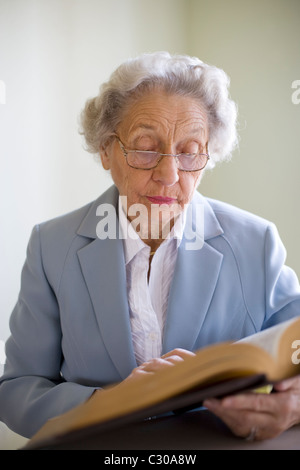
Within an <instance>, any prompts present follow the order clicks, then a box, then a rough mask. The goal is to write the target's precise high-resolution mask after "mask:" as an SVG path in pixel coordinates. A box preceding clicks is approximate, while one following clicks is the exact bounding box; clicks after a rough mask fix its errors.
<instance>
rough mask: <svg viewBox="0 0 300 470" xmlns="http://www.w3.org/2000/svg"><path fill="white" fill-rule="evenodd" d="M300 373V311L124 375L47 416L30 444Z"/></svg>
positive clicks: (46, 443)
mask: <svg viewBox="0 0 300 470" xmlns="http://www.w3.org/2000/svg"><path fill="white" fill-rule="evenodd" d="M297 374H300V317H298V318H295V319H292V320H288V321H286V322H283V323H280V324H279V325H276V326H273V327H271V328H269V329H267V330H263V331H261V332H259V333H256V334H254V335H252V336H249V337H247V338H245V339H243V340H241V341H239V342H236V343H230V342H226V343H220V344H216V345H212V346H208V347H205V348H203V349H200V350H199V351H197V352H196V355H195V356H191V357H188V358H187V359H185V360H184V361H182V362H179V363H176V364H175V365H173V366H172V367H168V368H167V369H163V370H160V371H158V372H156V373H153V374H145V375H141V376H139V377H138V378H137V379H136V380H134V381H131V380H126V381H124V382H121V383H120V384H118V385H115V386H110V387H107V388H105V389H103V390H101V391H100V392H97V393H95V394H94V395H93V396H92V397H91V398H90V399H89V400H88V401H86V402H85V403H83V404H81V405H79V406H77V407H75V408H73V409H72V410H70V411H69V412H67V413H65V414H63V415H60V416H58V417H56V418H53V419H51V420H49V421H48V422H47V423H46V424H45V425H44V426H43V427H42V428H41V429H40V431H38V433H37V434H36V435H35V436H33V438H32V439H31V440H30V441H29V443H28V444H27V446H26V447H25V449H26V448H28V449H38V448H47V446H48V447H49V446H50V447H51V445H52V446H55V442H57V443H58V442H59V443H61V442H66V443H67V442H71V441H72V439H73V440H74V439H76V438H78V437H79V436H80V435H81V436H82V435H84V434H88V433H101V432H103V431H104V432H105V431H106V430H109V429H113V428H114V427H118V426H124V425H127V424H128V423H132V422H135V421H138V420H143V419H146V418H149V417H153V416H158V415H160V414H162V413H166V412H169V411H174V412H183V411H185V410H187V409H193V408H197V407H199V406H201V403H202V401H203V400H204V399H206V398H209V397H221V396H225V395H228V394H232V393H237V392H239V391H244V390H252V389H256V388H258V387H261V386H264V385H266V384H274V383H276V382H277V381H280V380H283V379H285V378H289V377H292V376H295V375H297Z"/></svg>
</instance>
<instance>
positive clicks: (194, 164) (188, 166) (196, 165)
mask: <svg viewBox="0 0 300 470" xmlns="http://www.w3.org/2000/svg"><path fill="white" fill-rule="evenodd" d="M177 159H178V168H179V170H185V171H197V170H202V168H204V167H205V165H206V162H207V156H206V155H205V154H198V155H194V154H191V153H181V154H179V155H178V156H177Z"/></svg>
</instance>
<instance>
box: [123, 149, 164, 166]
mask: <svg viewBox="0 0 300 470" xmlns="http://www.w3.org/2000/svg"><path fill="white" fill-rule="evenodd" d="M158 159H159V153H157V152H149V151H144V152H143V151H141V150H133V151H128V153H127V162H128V165H130V166H133V167H135V168H142V169H143V168H144V169H149V168H154V167H155V166H156V163H157V160H158Z"/></svg>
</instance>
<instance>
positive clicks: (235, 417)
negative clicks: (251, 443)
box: [203, 399, 284, 440]
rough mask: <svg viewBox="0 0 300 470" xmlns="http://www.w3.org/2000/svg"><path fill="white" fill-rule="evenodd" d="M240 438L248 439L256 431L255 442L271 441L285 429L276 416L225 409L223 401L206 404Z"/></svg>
mask: <svg viewBox="0 0 300 470" xmlns="http://www.w3.org/2000/svg"><path fill="white" fill-rule="evenodd" d="M203 404H204V406H206V407H207V408H208V409H209V410H210V411H211V412H213V413H214V414H215V415H216V416H218V417H219V418H220V419H221V420H222V421H223V422H224V423H225V424H226V425H227V426H228V428H229V429H230V430H231V431H232V432H233V434H235V435H236V436H238V437H242V438H247V437H249V436H250V435H251V433H252V431H253V430H255V436H253V437H254V439H255V440H263V439H269V438H272V437H275V436H277V435H279V434H280V433H281V432H282V431H283V430H284V429H283V427H281V424H280V422H279V421H278V420H277V419H276V417H275V416H273V415H271V414H268V413H262V412H256V411H249V410H240V409H232V408H225V407H224V406H223V405H222V400H216V399H210V400H206V401H205V402H204V403H203Z"/></svg>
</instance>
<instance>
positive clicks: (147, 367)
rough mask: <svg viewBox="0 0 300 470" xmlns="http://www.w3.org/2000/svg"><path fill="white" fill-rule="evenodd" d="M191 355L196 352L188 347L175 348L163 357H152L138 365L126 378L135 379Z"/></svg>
mask: <svg viewBox="0 0 300 470" xmlns="http://www.w3.org/2000/svg"><path fill="white" fill-rule="evenodd" d="M191 356H195V354H194V353H193V352H191V351H187V350H186V349H181V348H177V349H173V351H170V352H168V353H167V354H164V355H163V356H161V357H158V358H155V359H150V360H149V361H147V362H145V363H144V364H141V365H140V366H139V367H136V368H135V369H134V370H133V371H132V373H131V374H130V375H129V376H128V377H127V379H125V380H126V381H127V380H134V379H135V378H137V377H140V376H141V375H144V374H153V373H155V372H157V371H158V370H161V369H164V368H166V367H172V366H173V365H174V364H176V363H177V362H181V361H184V359H185V358H187V357H191Z"/></svg>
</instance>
